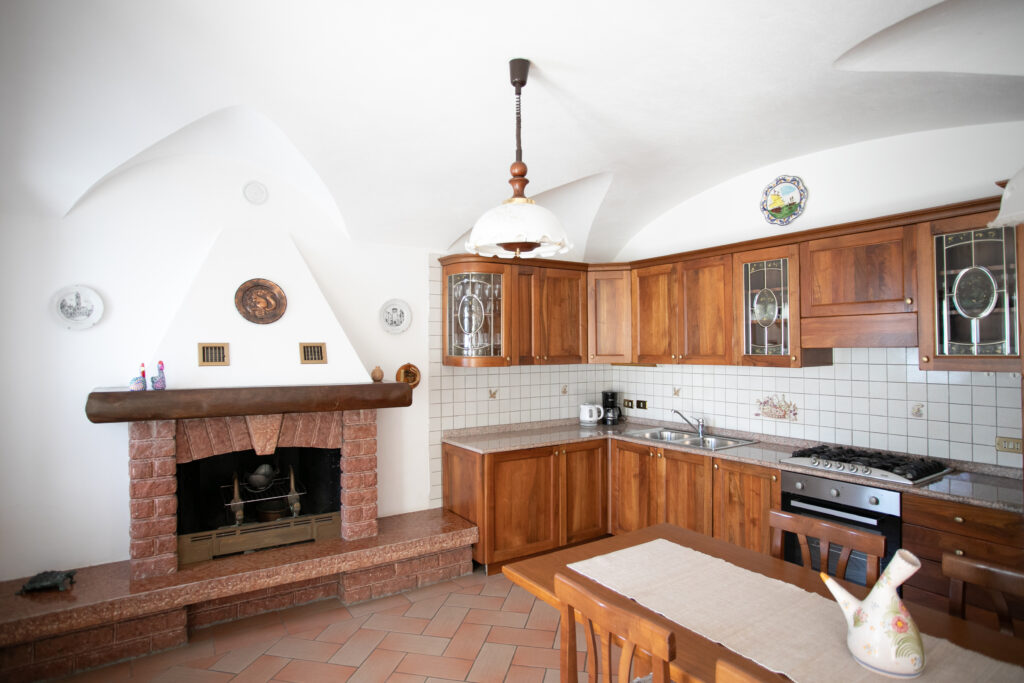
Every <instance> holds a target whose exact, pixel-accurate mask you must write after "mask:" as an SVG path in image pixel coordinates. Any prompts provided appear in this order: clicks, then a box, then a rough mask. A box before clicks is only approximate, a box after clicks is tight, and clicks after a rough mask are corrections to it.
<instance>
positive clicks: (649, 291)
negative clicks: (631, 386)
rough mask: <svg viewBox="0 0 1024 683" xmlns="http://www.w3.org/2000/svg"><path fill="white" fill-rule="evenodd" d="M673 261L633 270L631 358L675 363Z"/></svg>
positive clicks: (675, 272)
mask: <svg viewBox="0 0 1024 683" xmlns="http://www.w3.org/2000/svg"><path fill="white" fill-rule="evenodd" d="M678 270H679V269H678V267H677V265H676V264H675V263H663V264H659V265H655V266H645V267H643V268H635V269H634V270H633V274H632V277H633V287H632V309H633V311H632V312H633V325H632V328H633V360H634V361H635V362H637V363H675V362H676V357H677V356H678V355H679V340H678V334H679V322H678V308H679V303H678V300H679V282H678Z"/></svg>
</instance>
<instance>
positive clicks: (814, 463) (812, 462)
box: [811, 457, 818, 465]
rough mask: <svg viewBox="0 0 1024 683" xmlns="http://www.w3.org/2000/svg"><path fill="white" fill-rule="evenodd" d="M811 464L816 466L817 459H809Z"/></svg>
mask: <svg viewBox="0 0 1024 683" xmlns="http://www.w3.org/2000/svg"><path fill="white" fill-rule="evenodd" d="M811 464H812V465H817V464H818V459H817V458H815V457H812V458H811Z"/></svg>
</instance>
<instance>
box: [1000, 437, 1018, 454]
mask: <svg viewBox="0 0 1024 683" xmlns="http://www.w3.org/2000/svg"><path fill="white" fill-rule="evenodd" d="M996 450H997V451H1002V452H1004V453H1020V451H1021V440H1020V439H1015V438H1013V437H1011V436H997V437H996Z"/></svg>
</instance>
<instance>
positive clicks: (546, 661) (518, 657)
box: [512, 645, 586, 671]
mask: <svg viewBox="0 0 1024 683" xmlns="http://www.w3.org/2000/svg"><path fill="white" fill-rule="evenodd" d="M585 656H586V655H584V654H583V653H582V652H581V653H579V657H578V664H577V666H578V667H579V670H581V671H582V670H583V664H584V662H583V659H584V657H585ZM512 663H513V664H515V665H516V666H537V667H541V668H544V669H557V668H558V667H559V665H560V663H559V661H558V650H555V649H552V648H549V647H527V646H525V645H520V646H519V647H517V648H516V654H515V656H514V657H513V658H512Z"/></svg>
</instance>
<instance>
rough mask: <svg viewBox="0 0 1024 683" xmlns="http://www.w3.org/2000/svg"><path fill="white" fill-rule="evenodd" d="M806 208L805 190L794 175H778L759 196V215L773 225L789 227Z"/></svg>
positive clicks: (800, 181)
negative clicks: (761, 214) (762, 215)
mask: <svg viewBox="0 0 1024 683" xmlns="http://www.w3.org/2000/svg"><path fill="white" fill-rule="evenodd" d="M806 206H807V188H806V187H804V182H803V181H802V180H800V178H799V177H798V176H795V175H780V176H779V177H778V178H776V179H775V180H773V181H772V182H771V183H769V184H768V187H766V188H764V192H763V193H762V194H761V213H763V214H764V219H765V220H766V221H768V222H769V223H773V224H775V225H789V224H790V223H792V222H793V221H795V220H796V219H797V218H798V217H799V216H800V214H802V213H803V212H804V207H806Z"/></svg>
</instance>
